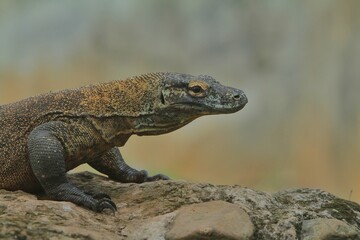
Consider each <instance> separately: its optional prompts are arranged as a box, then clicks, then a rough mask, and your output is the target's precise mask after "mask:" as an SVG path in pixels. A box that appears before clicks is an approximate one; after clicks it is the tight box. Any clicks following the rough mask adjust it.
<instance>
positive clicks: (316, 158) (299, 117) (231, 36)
mask: <svg viewBox="0 0 360 240" xmlns="http://www.w3.org/2000/svg"><path fill="white" fill-rule="evenodd" d="M153 71H174V72H184V73H191V74H209V75H212V76H213V77H215V78H217V80H219V81H221V82H222V83H224V84H226V85H231V86H234V87H238V88H241V89H243V90H244V91H245V92H246V93H247V95H248V98H249V104H248V105H247V106H246V107H245V109H243V110H242V111H241V112H239V113H236V114H232V115H224V116H211V117H204V118H201V119H198V120H196V121H195V122H193V123H191V124H190V125H188V126H186V127H184V128H182V129H180V130H178V131H176V132H173V133H170V134H167V135H164V136H157V137H141V138H140V137H132V138H131V139H130V140H129V142H128V144H127V145H126V146H125V148H124V149H123V155H124V156H125V157H126V158H127V159H128V162H129V163H130V164H132V165H133V166H136V167H138V168H145V169H149V170H150V172H151V173H156V172H164V173H168V174H169V175H170V176H171V177H173V178H182V179H187V180H191V181H201V182H211V183H217V184H238V185H242V186H248V187H251V188H256V189H259V190H264V191H275V190H279V189H284V188H290V187H311V188H321V189H324V190H327V191H331V192H333V193H335V194H337V195H338V196H340V197H343V198H346V199H351V200H354V201H357V202H360V174H359V173H360V104H359V102H360V94H359V92H360V79H359V78H360V1H358V0H342V1H336V0H326V1H325V0H319V1H311V0H307V1H306V0H305V1H300V0H299V1H296V0H295V1H287V0H273V1H262V0H253V1H238V0H234V1H231V0H224V1H216V0H207V1H204V0H198V1H192V0H183V1H166V0H149V1H139V0H138V1H137V0H127V1H115V0H114V1H111V0H108V1H94V0H79V1H13V0H2V1H0V104H5V103H9V102H13V101H16V100H18V99H21V98H25V97H27V96H31V95H34V94H39V93H42V92H47V91H50V90H52V91H53V90H59V89H64V88H72V87H78V86H81V85H84V84H89V83H96V82H99V81H109V80H113V79H120V78H124V77H128V76H132V75H136V74H139V73H146V72H153Z"/></svg>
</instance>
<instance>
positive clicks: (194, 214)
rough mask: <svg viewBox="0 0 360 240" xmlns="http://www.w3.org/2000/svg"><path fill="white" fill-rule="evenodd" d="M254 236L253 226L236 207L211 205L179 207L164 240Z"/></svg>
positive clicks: (242, 238) (241, 239) (229, 204)
mask: <svg viewBox="0 0 360 240" xmlns="http://www.w3.org/2000/svg"><path fill="white" fill-rule="evenodd" d="M253 233H254V225H253V224H252V222H251V220H250V217H249V215H248V214H247V213H246V212H245V211H244V210H243V209H242V208H241V207H240V206H239V205H236V204H231V203H227V202H224V201H211V202H206V203H198V204H192V205H188V206H185V207H182V208H181V209H180V210H179V213H178V215H177V216H176V218H175V221H174V224H173V226H172V228H171V230H170V231H169V232H168V233H167V234H166V239H168V240H191V239H204V240H205V239H229V240H245V239H250V237H251V236H252V235H253Z"/></svg>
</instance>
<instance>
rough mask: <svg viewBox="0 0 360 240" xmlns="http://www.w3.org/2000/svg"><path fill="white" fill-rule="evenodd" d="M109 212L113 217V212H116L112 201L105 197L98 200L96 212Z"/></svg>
mask: <svg viewBox="0 0 360 240" xmlns="http://www.w3.org/2000/svg"><path fill="white" fill-rule="evenodd" d="M109 210H110V211H111V213H112V214H113V215H115V212H116V211H117V207H116V204H115V203H114V202H113V201H111V199H109V198H106V197H105V198H101V199H99V200H98V202H97V204H96V211H97V212H105V213H106V212H108V211H109Z"/></svg>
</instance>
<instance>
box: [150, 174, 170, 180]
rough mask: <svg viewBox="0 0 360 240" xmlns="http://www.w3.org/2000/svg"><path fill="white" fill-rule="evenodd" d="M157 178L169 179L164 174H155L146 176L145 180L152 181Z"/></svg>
mask: <svg viewBox="0 0 360 240" xmlns="http://www.w3.org/2000/svg"><path fill="white" fill-rule="evenodd" d="M158 180H170V178H169V177H168V176H166V175H164V174H156V175H154V176H151V177H147V178H146V182H153V181H158Z"/></svg>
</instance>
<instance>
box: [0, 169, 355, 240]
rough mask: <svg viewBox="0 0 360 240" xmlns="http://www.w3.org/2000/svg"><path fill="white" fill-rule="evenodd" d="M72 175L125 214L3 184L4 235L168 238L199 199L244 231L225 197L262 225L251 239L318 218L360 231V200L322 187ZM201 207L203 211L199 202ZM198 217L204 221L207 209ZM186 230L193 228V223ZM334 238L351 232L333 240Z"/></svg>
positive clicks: (296, 234) (303, 233)
mask: <svg viewBox="0 0 360 240" xmlns="http://www.w3.org/2000/svg"><path fill="white" fill-rule="evenodd" d="M69 179H70V181H72V182H74V183H75V184H76V185H77V186H79V187H81V188H82V189H83V190H84V191H87V192H105V193H107V194H109V195H110V196H111V198H112V200H113V201H114V202H115V203H116V204H117V207H118V211H117V213H116V214H115V215H106V214H99V213H94V212H91V211H88V210H86V209H84V208H81V207H79V206H76V205H74V204H72V203H69V202H55V201H47V200H41V201H40V200H37V198H36V197H35V196H34V195H31V194H28V193H24V192H22V191H16V192H9V191H5V190H0V239H12V240H13V239H24V240H25V239H53V240H56V239H86V240H91V239H126V240H165V236H168V237H171V235H169V234H170V232H171V230H172V229H173V228H174V226H175V224H176V219H177V218H178V217H179V216H180V213H181V212H182V211H184V210H183V209H186V208H188V209H191V208H193V207H194V206H197V204H200V206H205V207H204V211H205V210H206V206H208V205H207V204H210V207H209V206H208V209H207V210H208V211H209V212H212V214H210V215H211V216H218V217H219V218H220V219H222V220H223V222H225V221H228V222H229V225H227V226H226V228H223V229H226V232H224V233H221V234H223V236H233V235H231V234H233V233H232V231H238V227H232V226H242V230H244V229H245V228H244V225H243V224H242V223H243V222H242V221H243V220H241V219H239V216H238V215H239V214H238V213H236V214H235V212H236V211H238V210H234V211H233V212H231V214H234V215H231V214H230V213H227V212H226V211H225V209H227V207H223V206H222V205H220V206H218V207H216V206H215V207H214V205H213V204H217V202H218V201H221V204H223V205H226V206H229V205H230V206H232V207H231V208H234V209H243V210H244V211H245V212H246V213H247V214H248V215H249V217H250V219H251V222H252V224H253V226H254V233H253V236H252V237H251V239H254V240H255V239H256V240H278V239H286V240H291V239H294V240H300V239H301V240H303V239H304V237H311V236H312V235H309V234H310V233H311V231H313V232H314V231H317V229H318V226H319V225H321V223H317V221H314V220H311V219H325V220H324V221H329V220H326V219H332V220H333V221H334V222H341V223H340V224H338V225H339V226H340V227H339V229H347V230H346V231H348V230H349V231H348V234H349V236H352V235H351V234H352V231H355V232H356V231H359V229H360V205H359V204H357V203H355V202H351V201H347V200H344V199H340V198H337V197H335V196H334V195H332V194H330V193H328V192H325V191H321V190H316V189H290V190H286V191H281V192H277V193H275V194H269V193H264V192H260V191H256V190H253V189H249V188H244V187H240V186H221V185H212V184H201V183H191V182H186V181H159V182H149V183H144V184H122V183H118V182H114V181H111V180H108V179H107V178H105V177H101V176H98V175H95V174H91V173H79V174H72V175H69ZM214 202H215V203H214ZM195 210H196V211H199V209H198V208H197V207H196V209H195ZM240 211H242V210H240ZM189 214H190V213H189ZM198 216H202V218H203V219H204V216H206V212H204V213H202V214H198ZM230 216H235V217H234V219H237V220H234V221H233V222H231V221H230V220H226V219H231V217H230ZM304 219H306V221H304ZM207 221H208V223H211V224H208V225H204V226H203V228H202V229H203V232H204V233H205V232H208V233H210V232H215V231H218V232H219V230H218V228H214V227H213V223H215V222H217V223H218V222H219V221H220V220H219V219H218V218H215V219H211V218H210V217H209V218H208V219H207ZM307 221H309V222H307ZM195 223H196V224H197V226H200V225H199V223H200V220H199V219H192V220H189V222H188V224H187V225H188V226H189V228H190V227H193V226H195ZM342 223H343V224H344V225H341V224H342ZM322 224H324V223H322ZM325 225H326V224H325ZM343 226H346V227H345V228H344V227H343ZM323 228H324V227H323ZM331 228H334V227H331ZM184 231H187V232H189V229H184ZM166 234H167V235H166ZM214 236H215V235H214ZM335 236H337V235H335ZM339 236H342V235H339ZM315 237H317V236H316V235H315ZM207 239H209V238H207ZM210 239H211V238H210ZM213 239H219V238H217V237H214V238H213ZM325 239H326V238H325ZM330 239H347V237H330V238H328V239H327V240H330ZM348 239H360V238H358V236H356V237H354V238H352V237H351V238H350V237H349V238H348Z"/></svg>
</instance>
